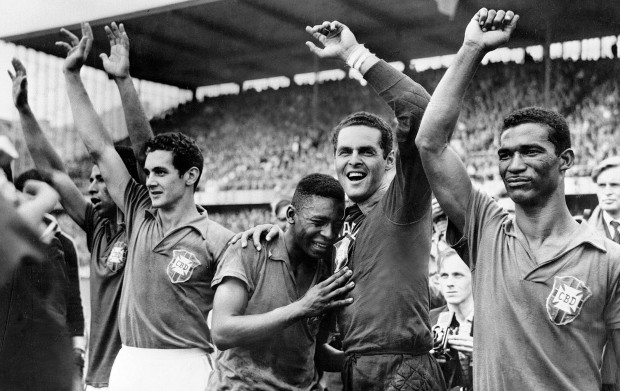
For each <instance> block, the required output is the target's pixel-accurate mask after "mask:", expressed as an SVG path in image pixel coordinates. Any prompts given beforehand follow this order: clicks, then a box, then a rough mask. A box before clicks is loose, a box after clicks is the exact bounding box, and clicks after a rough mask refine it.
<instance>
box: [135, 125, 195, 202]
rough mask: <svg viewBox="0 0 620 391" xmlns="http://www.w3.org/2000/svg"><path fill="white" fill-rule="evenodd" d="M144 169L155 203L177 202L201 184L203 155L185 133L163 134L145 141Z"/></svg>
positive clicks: (152, 199) (152, 200)
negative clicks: (199, 182)
mask: <svg viewBox="0 0 620 391" xmlns="http://www.w3.org/2000/svg"><path fill="white" fill-rule="evenodd" d="M146 153H147V155H146V161H145V163H144V172H145V173H146V175H147V180H146V186H147V187H148V189H149V194H150V196H151V202H152V204H153V207H155V208H161V207H166V206H170V205H172V204H174V203H175V202H176V201H178V200H179V199H180V197H182V196H183V195H184V194H185V193H186V191H191V192H192V193H193V192H194V191H195V190H196V187H198V181H199V179H200V175H201V174H202V168H203V165H204V158H203V156H202V153H201V152H200V148H198V145H197V144H196V142H195V141H194V139H192V138H191V137H189V136H186V135H184V134H183V133H166V134H160V135H158V136H156V137H154V138H153V139H151V140H149V141H148V142H147V143H146Z"/></svg>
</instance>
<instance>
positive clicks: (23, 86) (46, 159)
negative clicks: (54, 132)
mask: <svg viewBox="0 0 620 391" xmlns="http://www.w3.org/2000/svg"><path fill="white" fill-rule="evenodd" d="M13 69H14V70H15V73H14V74H13V73H12V72H11V71H9V76H10V77H11V80H12V82H13V103H15V107H16V108H17V111H18V112H19V118H20V120H21V125H22V132H23V133H24V139H25V140H26V146H27V147H28V150H29V151H30V155H31V156H32V160H33V161H34V164H35V166H36V167H37V169H38V170H39V171H40V172H41V173H42V174H43V175H44V176H46V177H47V179H49V180H50V182H51V184H52V186H53V187H54V189H55V190H56V191H57V192H58V193H59V194H60V202H61V203H62V205H63V207H64V208H65V210H66V211H67V214H69V216H70V217H71V218H72V219H73V220H74V221H75V222H76V223H77V224H78V225H79V226H80V227H83V226H84V218H85V216H86V205H87V201H86V200H85V199H84V197H83V195H82V192H81V191H80V189H78V187H77V186H76V185H75V183H73V181H72V180H71V178H69V174H68V173H67V169H66V168H65V165H64V163H63V162H62V159H61V158H60V156H59V155H58V153H56V151H55V150H54V148H53V147H52V145H51V144H50V142H49V140H48V139H47V137H45V134H44V133H43V131H42V130H41V127H40V126H39V122H38V121H37V119H36V117H35V116H34V113H33V112H32V110H31V108H30V105H29V103H28V79H27V77H26V68H25V67H24V65H23V64H22V63H21V61H19V60H18V59H16V58H14V59H13Z"/></svg>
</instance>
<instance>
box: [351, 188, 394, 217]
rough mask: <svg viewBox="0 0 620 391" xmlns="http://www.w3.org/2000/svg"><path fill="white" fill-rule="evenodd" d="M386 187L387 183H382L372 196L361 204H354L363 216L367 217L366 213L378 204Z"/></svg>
mask: <svg viewBox="0 0 620 391" xmlns="http://www.w3.org/2000/svg"><path fill="white" fill-rule="evenodd" d="M388 187H389V183H383V184H381V187H379V188H378V189H377V191H375V192H374V193H373V195H371V196H370V197H368V198H367V199H365V200H364V201H362V202H356V204H357V206H358V207H359V208H360V210H361V211H362V213H363V214H365V215H368V213H370V211H371V210H372V209H373V208H374V207H375V206H376V205H377V204H378V203H379V201H381V198H383V196H384V195H385V192H386V191H387V189H388Z"/></svg>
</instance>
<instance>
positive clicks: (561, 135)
mask: <svg viewBox="0 0 620 391" xmlns="http://www.w3.org/2000/svg"><path fill="white" fill-rule="evenodd" d="M521 124H540V125H546V126H547V127H548V128H549V141H550V142H551V144H553V146H554V147H555V154H556V155H557V156H559V155H560V154H561V153H562V152H564V151H565V150H567V149H569V148H570V147H571V139H570V130H569V129H568V123H567V122H566V119H565V118H564V117H563V116H561V115H560V114H558V113H556V112H555V111H552V110H548V109H544V108H542V107H525V108H523V109H519V110H516V111H513V112H512V113H510V114H508V115H507V116H506V117H505V118H504V124H503V126H502V131H501V132H500V135H501V133H504V131H505V130H506V129H509V128H514V127H515V126H518V125H521Z"/></svg>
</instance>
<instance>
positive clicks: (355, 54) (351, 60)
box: [346, 45, 368, 68]
mask: <svg viewBox="0 0 620 391" xmlns="http://www.w3.org/2000/svg"><path fill="white" fill-rule="evenodd" d="M365 51H368V49H366V48H365V47H364V45H358V46H356V47H355V49H353V51H352V52H351V54H349V57H348V58H347V61H346V63H347V65H348V66H349V67H351V68H353V65H354V64H355V63H356V62H357V60H359V58H360V56H362V54H364V52H365Z"/></svg>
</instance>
